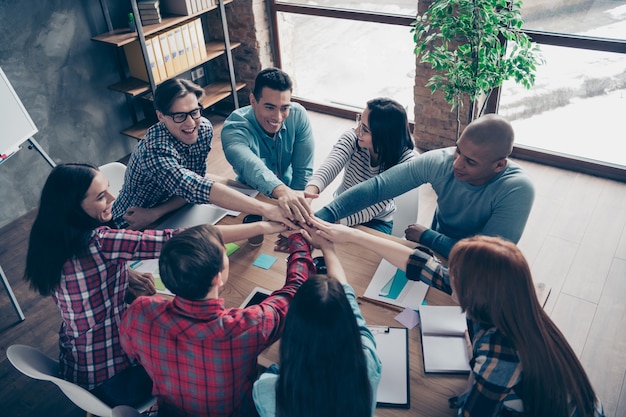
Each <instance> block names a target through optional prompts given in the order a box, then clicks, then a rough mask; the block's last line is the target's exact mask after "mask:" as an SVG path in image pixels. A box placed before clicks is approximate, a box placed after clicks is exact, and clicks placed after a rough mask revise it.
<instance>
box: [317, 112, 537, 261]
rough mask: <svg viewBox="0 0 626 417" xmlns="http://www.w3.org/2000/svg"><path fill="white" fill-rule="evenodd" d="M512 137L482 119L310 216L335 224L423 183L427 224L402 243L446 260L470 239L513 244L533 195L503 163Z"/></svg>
mask: <svg viewBox="0 0 626 417" xmlns="http://www.w3.org/2000/svg"><path fill="white" fill-rule="evenodd" d="M514 137H515V135H514V132H513V128H512V127H511V124H510V123H509V122H508V121H507V120H506V119H504V118H503V117H502V116H499V115H496V114H488V115H485V116H482V117H480V118H478V119H476V120H474V121H473V122H472V123H470V124H469V125H468V126H467V127H466V128H465V130H464V131H463V133H462V134H461V137H460V138H459V139H458V141H457V143H456V146H453V147H450V148H444V149H436V150H432V151H429V152H425V153H424V154H422V155H420V156H419V157H417V158H415V159H413V160H412V161H409V162H407V163H404V164H399V165H397V166H395V167H393V168H391V169H389V170H387V171H385V172H383V173H382V174H379V175H377V176H376V177H374V178H372V179H369V180H367V181H365V182H362V183H361V184H359V185H357V186H355V187H352V188H350V189H349V190H347V191H345V192H344V193H342V194H341V195H340V196H338V197H337V198H336V199H335V200H334V201H333V202H332V203H330V204H329V205H327V206H326V207H324V208H322V209H321V210H319V211H318V212H317V213H315V214H316V216H317V217H319V218H321V219H324V220H327V221H330V222H336V221H338V220H340V219H342V218H344V217H346V216H348V215H350V214H352V213H355V212H357V211H359V210H361V209H363V208H365V207H368V206H370V205H372V204H375V203H377V202H379V201H382V200H386V199H389V198H392V197H396V196H399V195H401V194H403V193H405V192H407V191H409V190H410V189H412V188H415V187H419V186H420V185H422V184H426V183H429V184H431V185H432V187H433V189H434V191H435V193H436V194H437V208H436V210H435V215H434V218H433V222H432V225H431V226H430V228H428V227H425V226H423V225H419V224H413V225H410V226H409V227H408V228H407V229H406V231H405V233H406V237H407V239H409V240H413V241H415V242H418V243H420V244H422V245H425V246H427V247H429V248H431V249H433V250H434V251H436V252H437V253H439V254H441V255H443V256H444V257H446V258H447V257H448V255H449V253H450V250H452V247H453V246H454V244H455V243H456V242H457V241H458V240H460V239H462V238H465V237H469V236H473V235H478V234H481V235H488V236H500V237H503V238H505V239H507V240H510V241H512V242H514V243H517V242H518V241H519V239H520V238H521V236H522V233H523V231H524V227H525V226H526V221H527V220H528V215H529V214H530V210H531V208H532V204H533V201H534V197H535V191H534V186H533V184H532V182H531V180H530V178H529V177H528V176H527V174H526V173H525V172H524V170H523V169H522V168H521V167H520V166H519V165H517V164H516V163H514V162H512V161H510V160H508V156H509V155H510V154H511V151H512V150H513V141H514ZM416 204H417V202H416Z"/></svg>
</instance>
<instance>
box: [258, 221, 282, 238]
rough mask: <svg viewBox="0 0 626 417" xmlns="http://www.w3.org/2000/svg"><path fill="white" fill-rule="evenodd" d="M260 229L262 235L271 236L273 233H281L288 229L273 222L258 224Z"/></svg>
mask: <svg viewBox="0 0 626 417" xmlns="http://www.w3.org/2000/svg"><path fill="white" fill-rule="evenodd" d="M259 224H260V225H261V227H262V228H263V234H264V235H271V234H274V233H283V232H285V231H287V230H289V229H288V227H287V226H286V225H285V224H284V223H279V222H274V221H263V222H259Z"/></svg>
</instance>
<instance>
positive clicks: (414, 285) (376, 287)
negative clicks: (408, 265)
mask: <svg viewBox="0 0 626 417" xmlns="http://www.w3.org/2000/svg"><path fill="white" fill-rule="evenodd" d="M397 269H398V268H396V267H395V266H393V265H392V264H390V263H389V262H388V261H387V260H386V259H383V260H382V261H380V265H378V268H377V269H376V272H375V273H374V276H373V277H372V280H371V281H370V283H369V285H368V286H367V289H366V290H365V293H364V294H363V296H364V297H366V298H370V299H372V300H377V301H381V302H383V303H387V304H393V305H396V306H399V307H406V308H410V309H413V310H419V308H420V306H421V305H422V302H423V301H424V297H426V291H428V285H427V284H425V283H423V282H421V281H411V280H409V281H408V282H407V283H406V285H405V286H404V288H403V289H402V291H401V292H400V294H399V295H398V297H397V298H395V299H393V298H388V297H384V296H381V295H379V294H380V291H381V289H382V288H383V287H384V286H385V284H387V283H388V282H389V280H390V279H392V278H393V277H394V276H395V274H396V271H397Z"/></svg>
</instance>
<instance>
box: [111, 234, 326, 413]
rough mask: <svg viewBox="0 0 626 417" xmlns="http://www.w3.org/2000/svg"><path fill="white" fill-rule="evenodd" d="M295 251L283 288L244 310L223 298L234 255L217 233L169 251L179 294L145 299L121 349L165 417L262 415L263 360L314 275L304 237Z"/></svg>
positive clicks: (296, 237)
mask: <svg viewBox="0 0 626 417" xmlns="http://www.w3.org/2000/svg"><path fill="white" fill-rule="evenodd" d="M289 253H290V255H289V258H288V264H287V278H286V281H285V285H284V286H283V288H281V289H279V290H277V291H274V292H273V293H272V294H271V295H270V296H269V297H268V298H266V299H265V300H264V301H263V302H261V304H259V305H253V306H250V307H248V308H245V309H240V308H225V307H224V299H222V298H220V297H219V292H220V290H221V288H222V287H223V286H224V284H225V283H226V281H227V280H228V257H227V256H226V251H225V249H224V242H223V239H222V236H221V234H220V232H219V231H218V230H217V229H216V228H215V227H213V226H209V225H204V226H197V227H194V228H191V229H187V230H185V231H183V232H181V233H179V234H178V235H176V236H175V237H173V238H172V239H170V241H168V243H167V244H166V245H165V246H164V247H163V249H162V251H161V257H160V260H159V270H160V274H161V278H162V280H163V283H164V284H165V286H166V287H167V288H168V289H169V290H170V291H172V292H173V293H174V294H176V296H175V297H174V299H173V301H167V300H164V299H162V298H160V297H139V298H138V299H137V300H135V302H133V304H132V305H131V306H130V307H129V308H128V310H127V311H126V313H125V315H124V317H123V320H122V323H121V325H120V337H121V342H122V347H123V348H124V350H125V351H126V352H127V353H128V355H129V356H130V357H131V358H135V359H137V360H138V361H139V362H140V363H141V365H143V367H144V368H145V369H146V371H147V372H148V374H149V375H150V377H151V378H152V380H153V381H154V388H153V393H154V394H155V395H156V396H157V398H158V407H159V417H162V416H194V417H198V416H254V415H257V414H256V410H255V407H254V403H253V401H252V383H253V382H254V380H255V378H256V375H257V356H258V355H259V353H261V352H262V351H263V350H264V349H265V348H267V347H268V346H270V345H271V344H272V343H274V342H275V341H276V340H278V338H279V337H280V335H281V333H282V329H283V326H284V320H285V316H286V314H287V309H288V306H289V303H290V302H291V300H292V299H293V296H294V295H295V293H296V291H297V290H298V288H299V287H300V285H302V283H304V281H306V280H307V278H308V277H309V275H312V274H314V273H315V267H314V265H313V260H312V258H311V247H310V246H309V244H308V243H307V242H306V240H305V239H304V238H303V237H302V235H301V234H299V233H296V234H292V235H291V236H290V237H289Z"/></svg>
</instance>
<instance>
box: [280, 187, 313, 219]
mask: <svg viewBox="0 0 626 417" xmlns="http://www.w3.org/2000/svg"><path fill="white" fill-rule="evenodd" d="M272 195H273V196H274V197H275V198H276V199H277V200H278V206H279V207H280V208H281V210H282V211H283V215H284V216H286V217H288V218H290V219H291V220H293V221H295V222H299V223H306V222H307V221H308V220H309V218H310V217H311V213H312V210H311V205H310V204H309V200H311V199H313V198H317V196H318V195H317V194H312V193H309V192H307V191H295V190H292V189H291V188H289V187H287V186H286V185H279V186H278V187H276V188H274V191H272Z"/></svg>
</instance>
